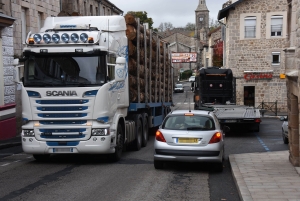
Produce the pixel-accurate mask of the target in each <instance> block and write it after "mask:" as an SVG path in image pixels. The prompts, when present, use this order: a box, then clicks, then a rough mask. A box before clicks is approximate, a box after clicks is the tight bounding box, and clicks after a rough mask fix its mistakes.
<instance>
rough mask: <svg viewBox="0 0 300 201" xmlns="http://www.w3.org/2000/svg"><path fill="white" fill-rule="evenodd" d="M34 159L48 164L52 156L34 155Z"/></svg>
mask: <svg viewBox="0 0 300 201" xmlns="http://www.w3.org/2000/svg"><path fill="white" fill-rule="evenodd" d="M33 158H34V159H35V160H36V161H39V162H46V161H48V160H49V158H50V154H33Z"/></svg>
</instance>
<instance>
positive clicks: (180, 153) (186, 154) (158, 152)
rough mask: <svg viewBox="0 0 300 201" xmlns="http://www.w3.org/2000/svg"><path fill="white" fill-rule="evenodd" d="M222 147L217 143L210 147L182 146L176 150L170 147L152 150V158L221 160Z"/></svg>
mask: <svg viewBox="0 0 300 201" xmlns="http://www.w3.org/2000/svg"><path fill="white" fill-rule="evenodd" d="M223 152H224V151H223V148H221V145H220V147H219V146H218V145H214V146H212V147H211V149H205V150H203V149H202V148H196V147H195V149H193V150H191V149H188V148H187V149H186V150H185V149H183V148H182V147H181V148H180V149H178V150H174V149H173V148H172V149H159V148H157V147H156V148H155V150H154V160H159V161H179V162H215V163H220V162H222V158H223V154H224V153H223Z"/></svg>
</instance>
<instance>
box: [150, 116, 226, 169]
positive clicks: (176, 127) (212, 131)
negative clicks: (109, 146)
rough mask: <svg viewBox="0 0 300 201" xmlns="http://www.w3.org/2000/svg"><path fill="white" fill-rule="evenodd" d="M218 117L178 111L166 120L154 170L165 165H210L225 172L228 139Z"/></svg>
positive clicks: (156, 148)
mask: <svg viewBox="0 0 300 201" xmlns="http://www.w3.org/2000/svg"><path fill="white" fill-rule="evenodd" d="M229 130H230V129H229V127H227V126H224V128H223V130H222V129H221V126H220V124H219V121H218V119H217V117H216V116H215V114H214V113H213V112H211V111H205V110H190V111H189V110H175V111H173V112H170V113H169V114H168V115H167V116H166V118H165V119H164V121H163V123H162V125H161V126H160V127H159V129H158V131H157V132H156V135H155V141H154V167H155V168H156V169H162V168H163V167H164V162H167V161H179V162H180V161H182V162H209V163H213V164H214V165H215V166H214V167H215V170H217V171H220V172H221V171H222V170H223V160H224V136H225V132H229Z"/></svg>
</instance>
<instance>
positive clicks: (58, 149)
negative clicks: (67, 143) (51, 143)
mask: <svg viewBox="0 0 300 201" xmlns="http://www.w3.org/2000/svg"><path fill="white" fill-rule="evenodd" d="M72 152H73V148H53V153H72Z"/></svg>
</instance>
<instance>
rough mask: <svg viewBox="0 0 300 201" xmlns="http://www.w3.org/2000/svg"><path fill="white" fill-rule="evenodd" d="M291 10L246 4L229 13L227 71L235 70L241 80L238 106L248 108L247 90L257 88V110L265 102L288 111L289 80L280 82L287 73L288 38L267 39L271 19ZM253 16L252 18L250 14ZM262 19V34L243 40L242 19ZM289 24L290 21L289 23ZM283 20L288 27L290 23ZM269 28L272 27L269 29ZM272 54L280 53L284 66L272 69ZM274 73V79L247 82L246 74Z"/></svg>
mask: <svg viewBox="0 0 300 201" xmlns="http://www.w3.org/2000/svg"><path fill="white" fill-rule="evenodd" d="M287 10H288V6H287V2H286V1H282V0H273V1H272V4H270V1H269V0H251V1H242V2H241V3H239V4H237V5H236V6H235V9H234V10H230V11H229V16H228V18H227V19H226V24H227V30H226V31H227V33H226V36H227V37H226V54H225V56H226V60H227V61H226V64H225V65H226V68H231V69H232V70H233V74H234V76H235V77H237V104H244V102H243V97H244V92H243V87H244V86H255V106H258V105H259V104H260V103H261V102H262V101H264V102H274V101H275V100H277V101H278V104H279V105H278V108H279V110H280V111H287V108H286V101H287V98H286V96H287V95H286V87H285V82H286V81H285V79H280V78H279V76H280V73H285V54H284V51H283V50H284V49H285V48H286V41H287V38H286V35H284V34H282V36H281V37H276V38H270V39H267V34H270V33H266V32H267V24H268V23H270V21H269V22H268V17H267V16H268V15H269V14H270V13H274V12H283V13H287ZM248 13H249V14H248ZM247 15H249V16H252V15H258V16H259V18H257V24H258V26H257V27H256V29H257V30H260V32H259V33H258V34H257V38H255V39H249V38H246V39H243V38H242V39H241V37H240V36H241V32H242V31H243V29H244V26H241V18H242V20H243V19H244V17H242V16H247ZM285 20H286V19H285ZM285 20H283V22H284V23H285V22H286V21H285ZM268 26H269V25H268ZM272 52H280V57H281V58H280V65H272ZM266 70H273V71H274V72H273V79H271V80H264V79H262V80H256V81H252V82H249V81H248V82H246V81H245V80H244V78H243V77H244V71H266Z"/></svg>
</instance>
